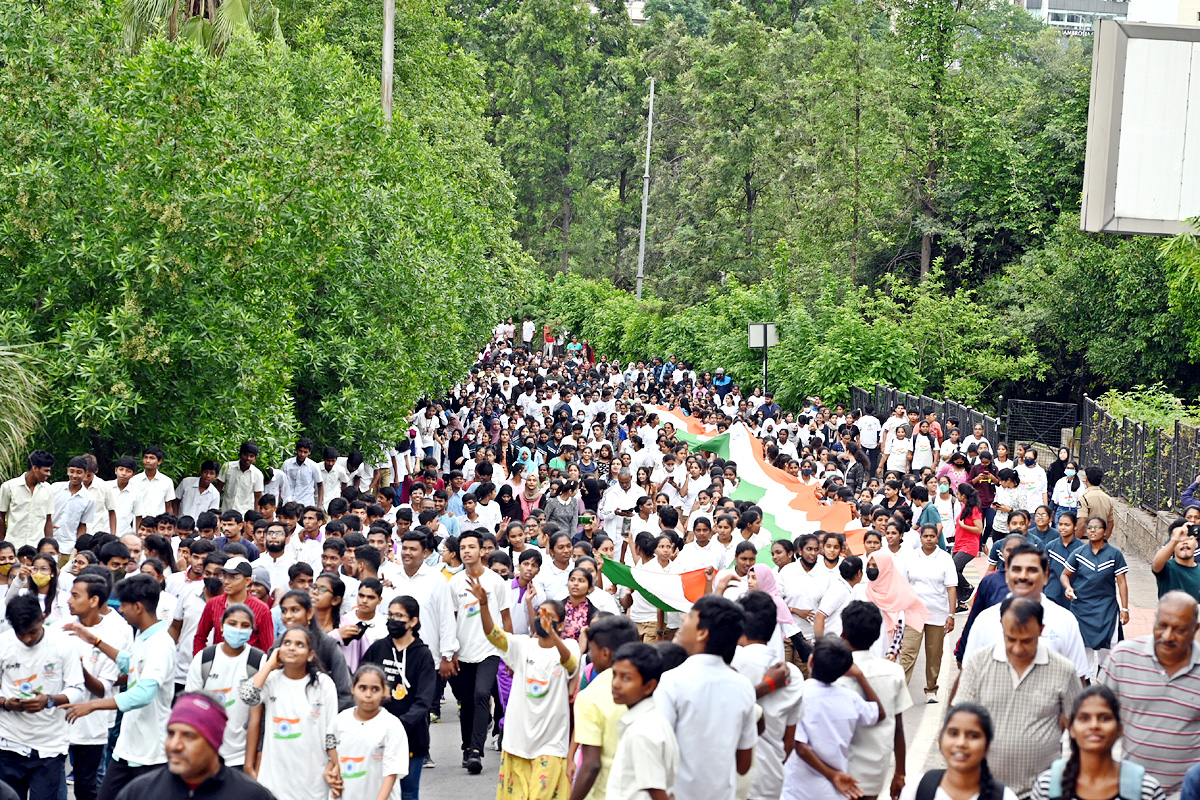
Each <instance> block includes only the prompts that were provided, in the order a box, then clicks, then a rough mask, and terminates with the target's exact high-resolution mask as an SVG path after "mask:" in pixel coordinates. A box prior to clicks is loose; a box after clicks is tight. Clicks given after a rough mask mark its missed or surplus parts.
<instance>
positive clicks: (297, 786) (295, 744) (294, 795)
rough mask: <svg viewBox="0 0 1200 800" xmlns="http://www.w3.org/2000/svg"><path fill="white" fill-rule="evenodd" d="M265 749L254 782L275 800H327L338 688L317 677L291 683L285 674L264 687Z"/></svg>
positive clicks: (280, 672)
mask: <svg viewBox="0 0 1200 800" xmlns="http://www.w3.org/2000/svg"><path fill="white" fill-rule="evenodd" d="M262 696H263V748H262V767H261V769H260V770H259V773H258V782H259V783H261V784H262V785H263V786H265V787H267V788H268V789H270V790H271V792H272V794H274V795H275V797H277V798H279V800H329V785H328V784H327V783H325V778H324V772H325V765H326V764H327V763H329V756H328V755H327V754H326V752H325V751H326V750H328V749H329V748H330V747H332V746H334V742H335V741H336V733H337V713H338V710H337V689H336V688H334V685H333V679H331V678H330V677H329V676H328V675H326V674H324V673H321V674H319V675H318V676H317V682H316V684H315V685H312V686H310V685H309V682H308V676H307V675H306V676H304V677H303V678H298V679H296V680H293V679H291V678H289V677H287V676H286V675H285V674H284V673H283V670H276V671H274V672H272V673H271V674H270V675H268V676H267V681H266V683H265V684H263V688H262Z"/></svg>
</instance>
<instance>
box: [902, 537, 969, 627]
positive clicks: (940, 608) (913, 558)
mask: <svg viewBox="0 0 1200 800" xmlns="http://www.w3.org/2000/svg"><path fill="white" fill-rule="evenodd" d="M904 574H905V575H907V576H908V582H909V583H910V584H912V587H913V589H914V590H916V592H917V596H918V597H920V598H921V601H922V602H923V603H925V609H926V610H927V611H928V612H929V620H928V621H927V622H926V623H925V624H926V625H945V624H946V617H948V616H950V598H949V596H948V595H947V594H946V589H947V587H950V586H957V585H958V570H957V569H955V567H954V559H953V558H951V557H950V554H949V553H947V552H946V551H945V550H943V549H941V548H940V547H935V548H933V552H932V553H930V554H929V555H925V551H924V550H921V549H920V548H919V547H918V548H914V549H912V550H908V551H907V552H906V553H905V556H904Z"/></svg>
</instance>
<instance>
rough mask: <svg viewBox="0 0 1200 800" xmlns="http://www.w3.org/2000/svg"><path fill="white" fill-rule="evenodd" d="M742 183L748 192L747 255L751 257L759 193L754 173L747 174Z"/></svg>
mask: <svg viewBox="0 0 1200 800" xmlns="http://www.w3.org/2000/svg"><path fill="white" fill-rule="evenodd" d="M742 183H743V185H744V187H745V192H746V255H747V256H749V255H750V251H751V249H752V248H753V247H754V201H755V200H757V199H758V192H757V191H756V190H755V189H754V173H753V172H747V173H745V174H744V175H743V176H742Z"/></svg>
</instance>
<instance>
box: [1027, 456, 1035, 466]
mask: <svg viewBox="0 0 1200 800" xmlns="http://www.w3.org/2000/svg"><path fill="white" fill-rule="evenodd" d="M1036 463H1037V459H1036V458H1030V457H1029V456H1026V457H1025V466H1027V467H1032V466H1033V465H1034V464H1036Z"/></svg>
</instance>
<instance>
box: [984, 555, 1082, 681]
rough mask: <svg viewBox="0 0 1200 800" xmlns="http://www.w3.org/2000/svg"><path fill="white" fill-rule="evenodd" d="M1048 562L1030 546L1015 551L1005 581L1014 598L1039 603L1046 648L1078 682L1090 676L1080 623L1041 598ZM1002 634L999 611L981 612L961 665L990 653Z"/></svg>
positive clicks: (1060, 607) (985, 610)
mask: <svg viewBox="0 0 1200 800" xmlns="http://www.w3.org/2000/svg"><path fill="white" fill-rule="evenodd" d="M1049 569H1050V561H1049V557H1048V556H1047V555H1046V551H1045V550H1041V549H1039V548H1037V547H1034V546H1033V545H1030V544H1022V545H1018V546H1017V547H1014V548H1013V550H1012V552H1011V553H1010V554H1009V556H1008V568H1007V569H1006V570H1005V573H1004V578H1005V582H1006V583H1007V584H1008V590H1009V591H1010V592H1012V594H1013V595H1015V596H1017V597H1028V598H1030V599H1032V600H1036V601H1037V602H1039V603H1041V604H1042V606H1043V610H1044V615H1043V623H1044V626H1045V627H1044V628H1043V630H1042V637H1041V638H1042V639H1044V640H1045V642H1046V646H1047V647H1049V648H1050V649H1051V650H1053V651H1054V652H1056V653H1058V654H1059V655H1061V656H1064V657H1066V659H1067V660H1068V661H1070V662H1071V663H1072V664H1074V665H1075V670H1076V673H1075V674H1077V675H1078V676H1079V677H1081V678H1087V677H1089V676H1090V675H1091V674H1092V668H1091V661H1090V660H1089V659H1088V656H1087V652H1086V651H1085V650H1084V647H1083V637H1082V636H1081V635H1080V633H1079V623H1078V622H1077V621H1076V619H1075V617H1074V615H1073V614H1071V612H1070V611H1068V610H1067V609H1065V608H1063V607H1062V606H1060V605H1058V604H1057V603H1055V602H1053V601H1049V602H1047V601H1046V600H1045V597H1044V596H1043V595H1042V589H1044V588H1045V586H1046V578H1047V576H1048V575H1049ZM1003 639H1004V630H1003V627H1002V626H1001V623H1000V608H999V607H998V606H992V607H991V608H987V609H984V610H983V611H982V612H980V614H979V616H978V617H976V618H975V624H974V625H973V626H972V628H971V632H970V634H969V636H968V638H967V644H966V647H965V648H964V650H963V663H964V664H965V663H966V662H967V659H969V658H970V657H971V654H972V653H974V652H975V651H977V650H990V649H991V648H993V647H995V646H996V644H997V643H999V642H1001V641H1003Z"/></svg>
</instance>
